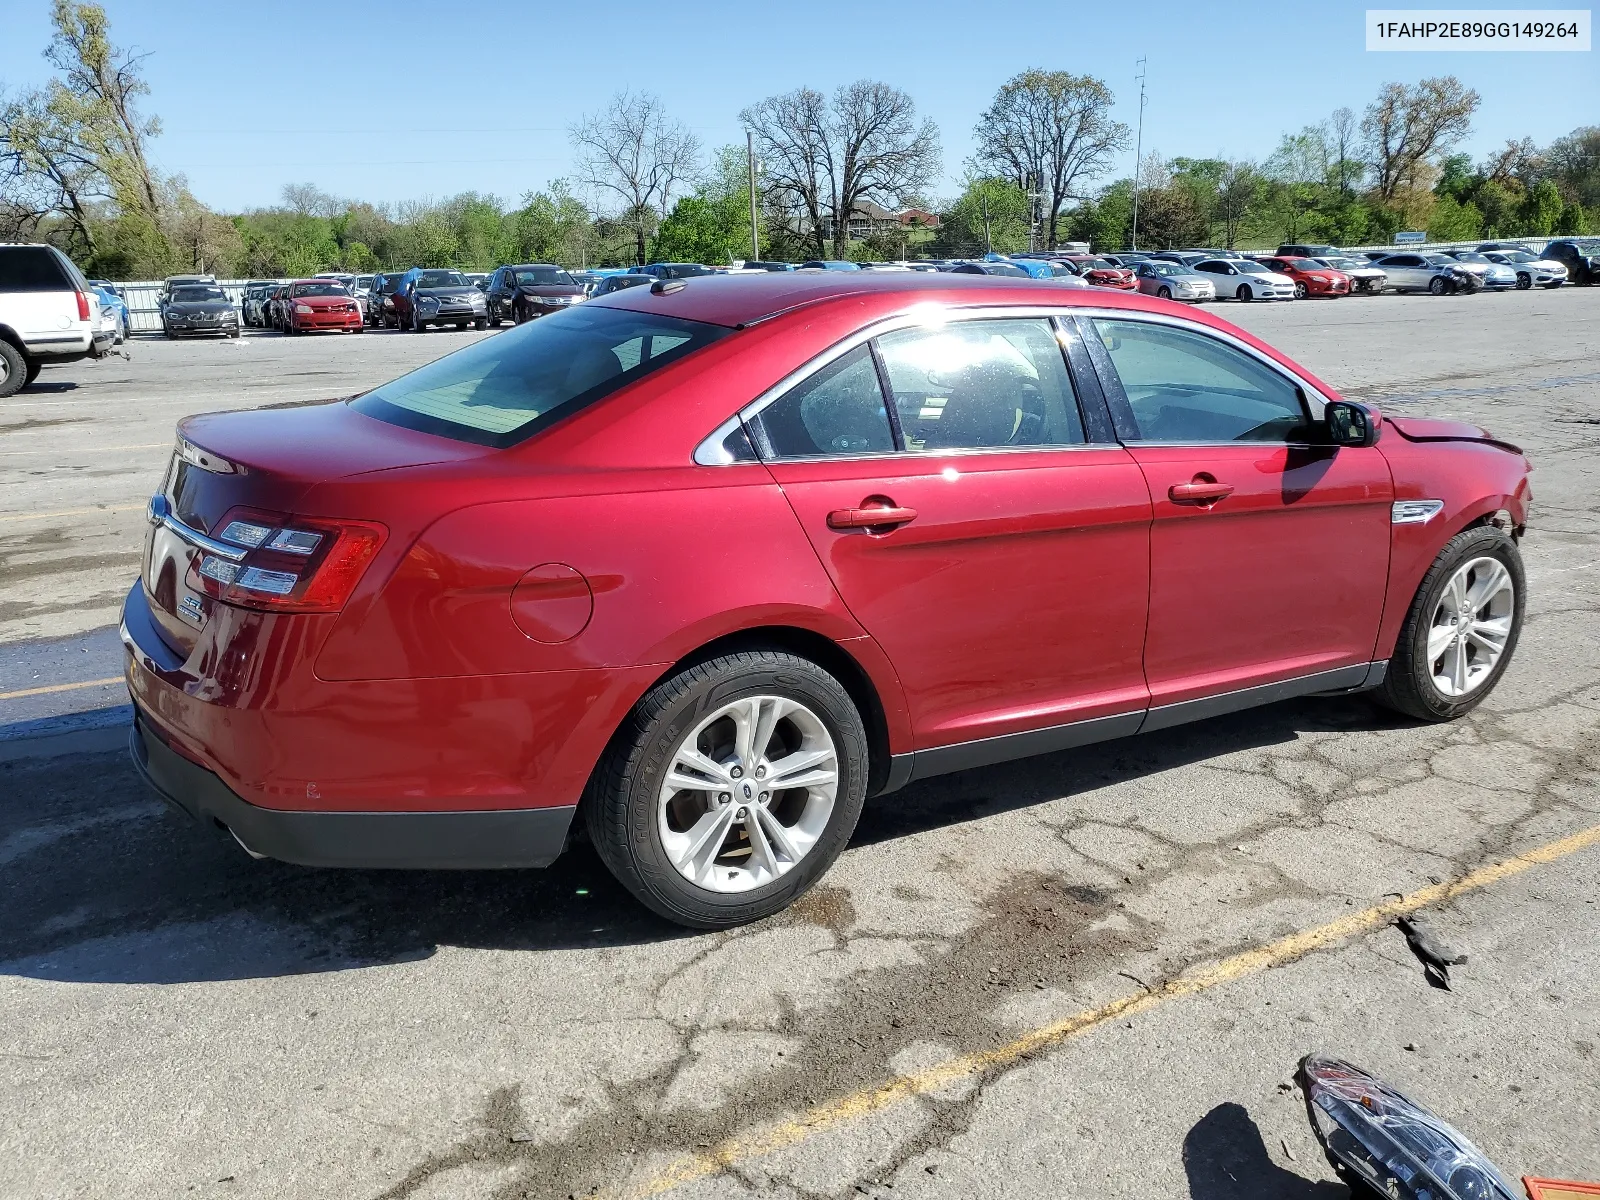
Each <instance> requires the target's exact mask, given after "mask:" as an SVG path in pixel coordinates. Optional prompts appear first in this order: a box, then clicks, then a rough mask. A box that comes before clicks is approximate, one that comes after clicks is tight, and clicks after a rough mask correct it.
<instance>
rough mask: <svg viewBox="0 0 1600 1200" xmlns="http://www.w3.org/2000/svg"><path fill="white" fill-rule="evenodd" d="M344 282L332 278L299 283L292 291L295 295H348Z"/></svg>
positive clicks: (291, 293)
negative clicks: (316, 281) (324, 280)
mask: <svg viewBox="0 0 1600 1200" xmlns="http://www.w3.org/2000/svg"><path fill="white" fill-rule="evenodd" d="M349 294H350V293H349V292H348V291H346V290H345V286H344V284H342V283H340V282H338V281H337V280H334V279H330V280H328V282H327V283H297V284H295V285H294V290H293V291H292V292H290V295H293V296H348V295H349Z"/></svg>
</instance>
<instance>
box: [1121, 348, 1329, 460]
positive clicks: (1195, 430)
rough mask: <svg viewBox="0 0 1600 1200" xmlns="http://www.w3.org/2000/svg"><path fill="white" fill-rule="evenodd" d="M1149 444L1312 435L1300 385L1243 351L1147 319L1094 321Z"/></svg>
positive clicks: (1279, 439)
mask: <svg viewBox="0 0 1600 1200" xmlns="http://www.w3.org/2000/svg"><path fill="white" fill-rule="evenodd" d="M1094 328H1095V332H1096V333H1097V334H1099V335H1100V340H1101V342H1103V343H1104V345H1105V348H1106V351H1107V353H1109V354H1110V356H1111V362H1112V364H1113V365H1114V366H1115V367H1116V371H1117V377H1118V378H1119V379H1120V380H1121V382H1122V390H1123V392H1124V393H1125V394H1126V395H1127V398H1128V405H1129V407H1130V408H1132V410H1133V418H1134V423H1135V424H1136V425H1137V426H1138V431H1139V439H1140V440H1141V441H1146V442H1196V443H1201V444H1205V445H1215V444H1219V443H1223V442H1291V441H1305V440H1307V438H1308V436H1309V432H1310V431H1309V429H1308V425H1309V414H1308V413H1307V412H1306V404H1305V401H1304V399H1302V396H1301V392H1300V389H1299V388H1298V387H1297V386H1296V385H1295V384H1294V383H1293V382H1291V381H1290V380H1289V379H1287V378H1285V377H1284V376H1283V375H1281V374H1279V373H1278V372H1277V371H1275V370H1273V369H1272V368H1271V367H1268V366H1267V365H1266V364H1265V363H1262V362H1259V361H1258V360H1256V359H1255V358H1252V357H1251V356H1250V355H1248V354H1245V353H1244V352H1243V351H1240V350H1236V349H1234V348H1233V347H1232V346H1229V345H1226V344H1224V343H1223V342H1220V341H1218V340H1217V339H1216V338H1213V337H1208V336H1206V335H1204V334H1200V333H1191V332H1189V331H1188V330H1184V329H1177V328H1174V327H1173V326H1171V325H1162V324H1157V323H1155V322H1150V321H1124V320H1114V319H1099V318H1096V319H1095V321H1094Z"/></svg>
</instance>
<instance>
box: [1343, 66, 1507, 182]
mask: <svg viewBox="0 0 1600 1200" xmlns="http://www.w3.org/2000/svg"><path fill="white" fill-rule="evenodd" d="M1478 103H1479V96H1478V93H1477V92H1475V91H1473V90H1472V89H1471V88H1468V87H1464V86H1463V85H1462V83H1461V81H1460V80H1459V79H1457V78H1456V77H1455V76H1454V75H1442V76H1439V77H1438V78H1435V79H1424V80H1422V81H1421V82H1420V83H1418V84H1417V85H1416V87H1414V88H1408V87H1406V86H1405V85H1404V84H1401V83H1390V84H1386V85H1385V86H1384V88H1383V90H1382V91H1381V92H1379V93H1378V98H1377V99H1376V100H1375V101H1373V102H1372V104H1371V105H1370V106H1369V107H1368V108H1367V112H1366V116H1365V117H1363V118H1362V121H1361V133H1362V136H1363V137H1364V138H1365V141H1366V152H1367V161H1368V162H1369V163H1370V164H1371V166H1372V170H1373V174H1374V184H1375V187H1376V190H1377V194H1378V199H1379V200H1381V201H1383V202H1384V203H1385V204H1388V203H1391V202H1392V201H1394V199H1395V198H1396V196H1397V195H1399V193H1400V192H1401V191H1402V190H1403V189H1405V188H1408V187H1412V186H1414V185H1416V184H1417V183H1419V182H1420V181H1421V173H1422V169H1423V168H1424V167H1425V166H1426V165H1427V164H1428V162H1429V160H1431V159H1433V158H1435V157H1437V156H1438V155H1440V154H1443V153H1444V152H1445V151H1446V150H1448V149H1449V148H1450V147H1451V146H1453V145H1455V144H1456V143H1457V142H1459V141H1460V140H1461V139H1462V138H1464V137H1466V135H1467V134H1468V133H1469V132H1470V131H1471V128H1472V114H1473V113H1475V112H1476V111H1477V109H1478Z"/></svg>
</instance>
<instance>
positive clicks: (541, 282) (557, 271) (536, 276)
mask: <svg viewBox="0 0 1600 1200" xmlns="http://www.w3.org/2000/svg"><path fill="white" fill-rule="evenodd" d="M516 276H517V282H518V283H525V284H529V285H530V286H533V287H547V286H549V285H551V284H563V285H565V286H568V287H576V286H577V284H575V283H574V282H573V280H572V276H571V275H568V274H567V273H566V272H565V271H563V270H562V269H561V268H560V267H531V268H529V269H528V270H526V271H518V272H517V273H516Z"/></svg>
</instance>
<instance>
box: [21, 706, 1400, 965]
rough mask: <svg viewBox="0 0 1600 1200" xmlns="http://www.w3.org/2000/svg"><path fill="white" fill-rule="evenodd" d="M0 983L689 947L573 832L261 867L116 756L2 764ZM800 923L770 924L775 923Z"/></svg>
mask: <svg viewBox="0 0 1600 1200" xmlns="http://www.w3.org/2000/svg"><path fill="white" fill-rule="evenodd" d="M1398 723H1399V719H1398V718H1395V717H1393V715H1392V714H1388V713H1385V712H1382V711H1380V710H1377V709H1375V708H1374V707H1373V706H1371V705H1370V704H1368V703H1367V702H1365V701H1363V700H1359V699H1334V700H1319V701H1301V702H1296V703H1291V704H1284V705H1279V706H1276V707H1274V708H1267V709H1258V710H1255V711H1253V712H1249V713H1242V714H1237V715H1234V716H1229V717H1221V718H1216V719H1214V720H1211V721H1207V722H1204V723H1202V724H1198V725H1193V726H1188V727H1186V728H1181V729H1173V730H1166V731H1163V732H1161V733H1157V734H1152V735H1150V736H1148V737H1144V738H1135V739H1129V740H1125V741H1122V742H1117V743H1108V744H1106V745H1103V746H1098V747H1091V748H1087V749H1080V750H1076V751H1068V752H1063V753H1060V754H1054V755H1049V756H1045V757H1042V758H1037V759H1032V760H1029V761H1026V762H1020V763H1011V764H1006V765H1003V766H998V767H990V768H985V769H982V770H975V771H968V772H964V773H962V774H960V775H952V776H948V777H945V778H942V779H935V780H930V781H927V782H925V783H921V784H916V785H913V786H911V787H908V788H906V789H904V790H902V791H900V792H897V793H894V794H892V795H889V796H884V797H881V798H878V799H875V800H873V801H870V802H869V803H868V805H867V810H866V813H865V815H864V816H863V818H862V820H861V823H860V825H859V827H858V830H857V834H856V837H855V839H854V841H855V843H856V844H870V843H877V842H883V841H886V840H890V839H893V838H899V837H905V836H909V835H912V834H916V833H922V832H928V831H932V830H936V829H939V828H943V827H946V826H949V825H953V824H956V823H959V822H964V821H970V820H972V819H974V818H976V817H981V816H985V815H989V814H993V813H997V812H1005V811H1010V810H1013V809H1018V808H1023V807H1027V806H1029V805H1033V804H1038V803H1041V802H1044V801H1047V800H1050V799H1054V798H1056V797H1060V796H1063V795H1071V794H1073V793H1076V792H1082V791H1085V790H1088V789H1091V788H1095V787H1100V786H1104V785H1106V784H1110V783H1117V782H1127V781H1130V780H1136V779H1139V778H1142V777H1145V776H1148V775H1152V774H1155V773H1158V772H1161V771H1164V770H1168V769H1171V768H1175V767H1179V766H1183V765H1185V764H1189V763H1193V762H1197V761H1201V760H1204V759H1207V758H1211V757H1214V756H1216V755H1219V754H1226V753H1230V752H1234V751H1239V750H1247V749H1251V748H1259V747H1264V746H1268V745H1276V744H1281V743H1285V742H1290V741H1293V740H1295V739H1296V738H1297V737H1299V736H1300V734H1301V733H1304V732H1311V731H1331V730H1354V729H1374V728H1387V727H1393V726H1394V725H1396V724H1398ZM0 872H3V873H4V875H5V878H6V886H5V888H4V889H0V975H13V976H21V977H27V978H35V979H45V980H53V981H58V982H85V983H184V982H198V981H211V980H224V979H246V978H261V977H270V976H279V975H295V974H304V973H313V972H321V971H340V970H350V969H355V968H360V967H367V966H376V965H382V964H389V963H398V962H406V961H415V960H418V959H424V958H427V957H429V956H430V955H432V954H433V953H434V952H435V950H436V949H438V948H439V947H441V946H464V947H474V948H485V949H495V950H511V951H516V950H528V951H536V950H553V949H572V948H591V947H604V946H629V945H643V944H648V943H652V942H663V941H670V940H675V939H680V938H685V937H693V936H695V935H694V934H693V933H691V932H690V931H687V930H684V929H680V928H678V927H677V926H674V925H671V924H668V923H667V922H665V921H663V920H661V919H660V918H657V917H656V916H654V915H653V914H652V913H650V912H649V911H647V910H646V909H645V908H644V907H643V906H641V905H640V904H639V903H638V902H636V901H635V900H634V899H633V897H632V896H631V895H629V894H628V892H627V891H626V890H624V889H623V888H622V887H621V886H620V885H619V884H618V883H617V882H616V881H615V880H614V879H613V878H612V877H611V875H610V874H609V872H607V870H606V869H605V867H604V865H603V864H602V863H601V862H600V860H599V858H598V857H597V856H596V855H595V853H594V851H593V850H592V849H591V848H590V847H589V846H587V845H585V844H583V842H582V840H581V838H580V839H575V844H574V845H573V846H572V847H571V848H570V849H569V850H568V852H567V853H566V854H564V855H563V856H562V857H561V858H560V859H559V860H557V862H556V863H555V864H554V865H553V866H551V867H548V868H546V869H544V870H542V871H411V872H406V871H333V870H316V869H311V868H304V867H296V866H292V865H289V864H287V863H278V862H270V861H255V860H252V859H250V858H248V857H247V856H246V855H245V854H244V852H243V851H242V850H241V849H240V848H239V847H238V846H237V845H236V844H235V843H234V842H233V841H232V840H231V839H230V838H228V837H226V836H225V835H223V834H221V833H220V832H219V831H216V830H214V829H207V828H203V827H201V826H199V825H197V824H196V823H194V822H191V821H187V820H184V819H182V818H179V817H176V816H174V815H172V814H171V813H169V812H168V811H167V809H166V808H165V807H164V806H163V805H162V804H160V803H159V802H158V801H156V800H154V799H152V798H151V797H150V795H149V793H148V792H146V791H145V789H144V786H143V784H142V783H141V782H140V780H139V778H138V776H137V775H136V774H135V772H134V770H133V768H132V766H131V765H130V764H129V763H128V762H127V760H126V758H125V757H124V756H123V755H121V754H117V753H112V754H96V755H86V756H78V757H71V758H58V759H50V760H46V761H43V762H40V761H37V760H35V761H32V762H29V761H26V760H24V761H20V762H13V763H9V764H0ZM788 919H792V916H779V917H776V918H773V920H775V921H783V920H788Z"/></svg>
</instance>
